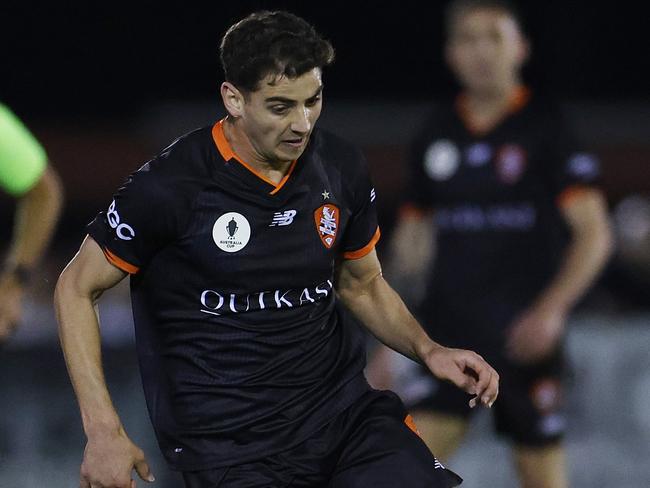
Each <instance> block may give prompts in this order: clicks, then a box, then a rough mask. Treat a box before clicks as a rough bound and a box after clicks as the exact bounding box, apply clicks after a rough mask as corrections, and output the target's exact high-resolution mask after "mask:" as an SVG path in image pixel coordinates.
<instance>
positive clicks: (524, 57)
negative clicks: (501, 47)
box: [519, 35, 532, 65]
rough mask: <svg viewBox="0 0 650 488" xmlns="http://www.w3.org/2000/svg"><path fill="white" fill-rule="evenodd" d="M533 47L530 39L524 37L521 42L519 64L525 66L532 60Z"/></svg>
mask: <svg viewBox="0 0 650 488" xmlns="http://www.w3.org/2000/svg"><path fill="white" fill-rule="evenodd" d="M531 50H532V47H531V45H530V40H529V39H528V37H526V36H524V35H522V36H521V40H520V41H519V64H520V65H524V64H526V62H527V61H528V59H529V58H530V52H531Z"/></svg>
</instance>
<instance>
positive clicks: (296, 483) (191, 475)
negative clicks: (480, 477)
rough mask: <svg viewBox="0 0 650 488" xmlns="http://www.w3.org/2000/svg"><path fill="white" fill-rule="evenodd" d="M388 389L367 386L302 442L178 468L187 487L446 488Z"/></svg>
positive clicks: (443, 473)
mask: <svg viewBox="0 0 650 488" xmlns="http://www.w3.org/2000/svg"><path fill="white" fill-rule="evenodd" d="M408 417H409V416H408V415H407V413H406V409H405V408H404V405H403V404H402V402H401V401H400V400H399V398H398V397H397V395H395V394H393V393H391V392H380V391H376V390H371V391H369V392H368V393H366V394H364V395H363V396H362V397H361V398H360V399H359V400H357V402H356V403H354V404H353V405H352V406H351V407H350V408H348V409H347V410H345V411H344V412H343V413H341V414H340V415H339V416H338V417H336V418H335V419H334V420H333V421H332V422H331V423H329V424H328V425H327V426H325V427H324V428H323V429H321V430H319V431H318V432H317V433H315V434H314V435H313V436H312V437H311V438H309V439H308V440H307V441H305V442H303V443H302V444H299V445H298V446H296V447H294V448H292V449H289V450H288V451H285V452H282V453H280V454H276V455H273V456H269V457H267V458H264V459H260V460H259V461H256V462H252V463H246V464H241V465H236V466H230V467H226V468H218V469H213V470H204V471H193V472H187V471H186V472H184V473H183V479H184V480H185V484H186V487H187V488H216V487H220V488H221V487H223V488H230V487H232V488H239V487H242V488H243V487H247V488H253V487H260V488H280V487H313V488H316V487H318V488H325V487H329V488H353V487H372V488H395V487H396V486H408V487H409V488H425V487H426V488H450V487H453V486H458V485H459V484H460V483H461V482H462V479H461V478H460V477H459V476H458V475H456V474H455V473H453V472H452V471H450V470H448V469H446V468H444V467H443V466H442V465H441V464H440V463H439V462H438V461H437V460H436V459H435V458H434V457H433V456H432V455H431V453H430V452H429V449H428V448H427V447H426V445H425V444H424V442H423V441H422V440H421V439H420V437H419V436H418V435H417V434H416V433H415V432H414V431H413V430H412V428H413V427H412V424H411V422H409V420H408Z"/></svg>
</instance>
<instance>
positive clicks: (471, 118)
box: [459, 80, 526, 134]
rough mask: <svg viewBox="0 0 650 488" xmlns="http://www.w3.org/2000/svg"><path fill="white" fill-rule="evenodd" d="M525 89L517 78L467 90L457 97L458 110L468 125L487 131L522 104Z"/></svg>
mask: <svg viewBox="0 0 650 488" xmlns="http://www.w3.org/2000/svg"><path fill="white" fill-rule="evenodd" d="M524 92H525V89H524V88H523V85H522V84H521V83H520V81H519V80H512V82H510V83H506V84H504V85H502V86H499V87H495V88H492V89H486V90H473V91H472V90H468V91H466V92H465V93H463V94H462V95H461V97H460V99H459V110H460V113H461V116H462V117H463V119H464V120H465V123H466V124H467V125H468V127H469V128H470V129H471V130H472V132H475V133H477V134H481V133H483V134H484V133H487V132H489V131H491V130H492V129H493V128H494V127H496V125H498V124H499V123H500V122H501V121H502V120H503V119H504V118H505V117H507V116H508V115H509V114H510V113H513V112H515V111H516V110H518V109H519V108H520V106H521V105H522V103H523V102H522V99H523V98H526V97H525V93H524Z"/></svg>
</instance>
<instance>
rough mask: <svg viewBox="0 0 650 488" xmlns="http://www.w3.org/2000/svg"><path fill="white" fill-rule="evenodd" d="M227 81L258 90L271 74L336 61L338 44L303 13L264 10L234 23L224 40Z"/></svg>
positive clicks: (293, 73) (222, 51) (295, 72)
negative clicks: (317, 28) (332, 43)
mask: <svg viewBox="0 0 650 488" xmlns="http://www.w3.org/2000/svg"><path fill="white" fill-rule="evenodd" d="M219 51H220V56H221V65H222V67H223V71H224V75H225V78H226V81H229V82H230V83H232V84H233V85H235V86H236V87H237V88H240V89H243V90H247V91H255V90H256V89H257V88H258V83H259V82H260V80H262V79H264V78H265V77H266V76H268V75H270V74H271V75H277V76H287V77H289V78H296V77H298V76H301V75H303V74H305V73H306V72H307V71H309V70H312V69H314V68H322V67H325V66H329V65H330V64H332V62H333V61H334V48H333V47H332V45H331V44H330V43H329V41H327V40H325V39H323V38H322V37H321V36H320V35H319V34H318V33H317V32H316V30H315V29H314V28H313V27H312V26H311V25H310V24H308V23H307V22H306V21H305V20H303V19H301V18H300V17H298V16H296V15H293V14H290V13H289V12H282V11H278V12H268V11H261V12H255V13H252V14H250V15H249V16H248V17H246V18H244V19H242V20H240V21H239V22H237V23H236V24H234V25H232V26H231V27H230V28H229V29H228V31H227V32H226V34H225V35H224V36H223V39H222V40H221V46H220V48H219Z"/></svg>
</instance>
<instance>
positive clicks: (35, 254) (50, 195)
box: [0, 166, 63, 341]
mask: <svg viewBox="0 0 650 488" xmlns="http://www.w3.org/2000/svg"><path fill="white" fill-rule="evenodd" d="M16 198H17V206H16V213H15V219H14V230H13V235H12V239H11V243H10V247H9V252H8V255H7V258H6V260H5V264H4V267H3V269H2V272H1V273H0V341H2V340H3V339H4V338H6V337H7V336H8V335H9V334H10V332H11V331H12V330H13V328H14V327H15V326H16V324H17V323H18V321H19V320H20V316H21V310H22V309H21V301H22V296H23V291H24V288H25V286H26V285H27V281H28V275H29V274H30V273H31V272H32V271H33V269H34V267H35V266H36V265H37V263H38V261H39V259H40V258H41V257H42V256H43V254H44V252H45V249H46V248H47V245H48V243H49V242H50V240H51V238H52V235H53V233H54V229H55V227H56V223H57V221H58V219H59V215H60V212H61V207H62V204H63V190H62V187H61V183H60V180H59V177H58V175H57V173H56V172H55V171H54V169H52V167H51V166H47V167H46V168H45V170H44V171H43V173H42V174H41V176H40V177H39V178H38V180H37V181H36V183H35V184H34V185H33V186H32V187H31V188H30V189H29V190H27V191H26V192H25V193H24V194H22V195H20V196H17V197H16Z"/></svg>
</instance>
